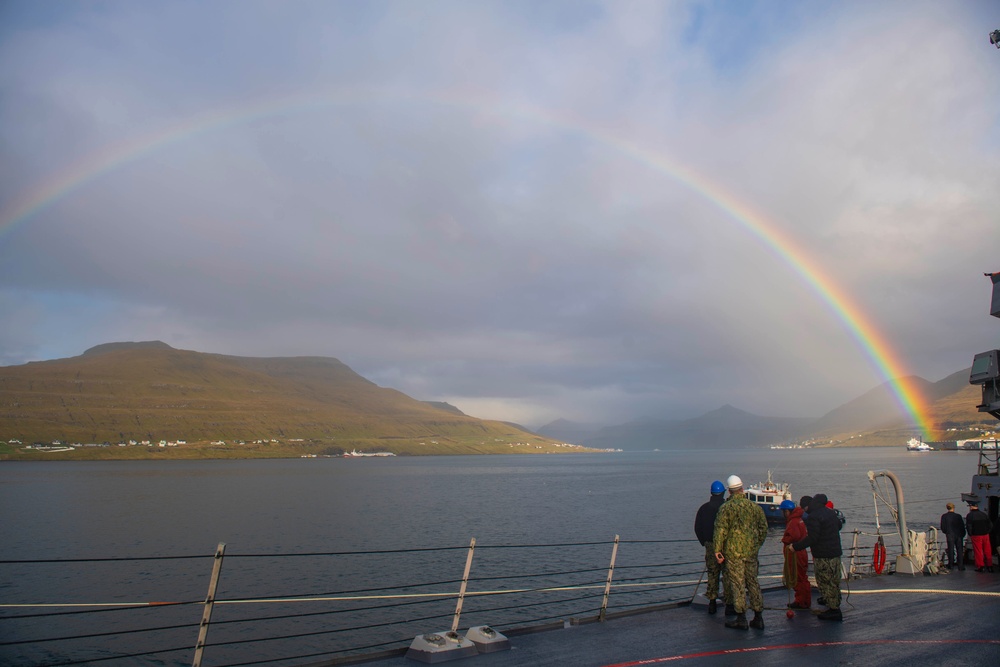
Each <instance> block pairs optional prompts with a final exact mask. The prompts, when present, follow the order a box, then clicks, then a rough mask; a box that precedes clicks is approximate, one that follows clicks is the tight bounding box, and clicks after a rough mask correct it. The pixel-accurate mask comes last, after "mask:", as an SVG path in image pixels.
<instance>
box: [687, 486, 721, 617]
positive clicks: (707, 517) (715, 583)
mask: <svg viewBox="0 0 1000 667" xmlns="http://www.w3.org/2000/svg"><path fill="white" fill-rule="evenodd" d="M710 491H711V494H712V495H711V496H710V497H709V499H708V502H706V503H705V504H704V505H702V506H701V507H699V508H698V513H697V514H696V515H695V517H694V534H695V536H697V538H698V541H699V542H701V544H702V546H703V547H705V567H706V568H707V570H708V590H707V591H706V592H705V596H706V597H707V598H708V613H709V614H714V613H715V612H716V609H717V607H718V602H717V598H718V597H719V576H720V575H721V574H722V565H720V564H719V562H718V561H716V560H715V547H714V546H712V544H713V543H712V537H713V535H712V534H713V533H714V532H715V516H716V514H718V513H719V508H720V507H722V503H723V502H724V501H725V495H726V487H725V486H724V485H723V484H722V482H720V481H719V480H716V481H714V482H712V486H711V489H710Z"/></svg>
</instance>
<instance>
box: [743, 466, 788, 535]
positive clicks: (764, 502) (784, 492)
mask: <svg viewBox="0 0 1000 667" xmlns="http://www.w3.org/2000/svg"><path fill="white" fill-rule="evenodd" d="M746 496H747V500H750V501H752V502H755V503H757V504H758V505H760V508H761V509H762V510H764V516H765V517H767V522H768V523H774V524H783V523H785V516H784V514H782V513H781V508H780V507H779V505H781V501H782V500H791V499H792V490H791V489H790V488H789V486H788V484H775V483H774V482H773V481H771V471H770V470H768V471H767V481H766V482H763V483H758V484H752V485H751V486H749V487H747V489H746Z"/></svg>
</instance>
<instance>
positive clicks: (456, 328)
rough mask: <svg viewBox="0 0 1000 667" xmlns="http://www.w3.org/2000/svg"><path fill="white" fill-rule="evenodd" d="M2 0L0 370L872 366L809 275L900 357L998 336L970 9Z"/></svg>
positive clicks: (483, 380) (982, 100) (985, 135)
mask: <svg viewBox="0 0 1000 667" xmlns="http://www.w3.org/2000/svg"><path fill="white" fill-rule="evenodd" d="M5 7H6V8H5V11H6V12H7V16H8V20H6V21H2V22H0V23H2V24H3V27H2V28H0V31H2V32H0V93H2V94H0V148H2V150H0V175H3V176H5V178H2V179H0V211H2V212H0V315H2V316H3V318H4V321H5V328H4V331H3V332H2V333H0V360H2V363H6V364H14V363H21V362H23V361H27V360H30V359H37V358H50V357H53V356H71V355H74V354H78V353H80V352H82V351H83V349H85V348H86V347H89V346H91V345H94V344H97V343H102V342H108V341H112V340H122V339H130V340H148V339H153V338H159V339H162V340H165V341H166V342H168V343H170V344H172V345H175V346H177V347H183V348H186V349H195V350H200V351H206V352H219V353H229V354H243V355H253V356H265V355H267V356H274V355H295V354H309V355H328V356H335V357H338V358H340V359H341V360H343V361H344V362H345V363H348V364H349V365H350V366H352V368H354V369H355V370H357V371H358V372H360V373H362V374H363V375H365V376H366V377H368V378H370V379H372V380H373V381H376V382H378V383H379V384H383V385H386V386H393V387H395V388H398V389H400V390H402V391H404V392H407V393H409V394H411V395H413V396H415V397H417V398H421V399H428V400H431V399H433V400H448V401H449V402H452V403H454V404H455V405H457V406H458V407H459V408H461V409H463V410H465V411H466V412H469V413H471V414H475V415H476V416H481V417H487V418H496V419H513V420H519V421H527V422H528V423H535V424H537V423H538V422H540V421H545V420H548V419H549V418H552V419H554V418H556V417H567V418H573V419H580V420H583V421H595V420H596V419H600V420H604V421H608V422H615V421H618V422H620V421H625V420H627V419H630V418H634V417H637V416H643V415H650V416H667V417H671V416H693V415H696V414H699V413H700V412H704V411H707V410H708V409H712V408H714V407H716V406H718V405H721V404H724V403H730V404H734V405H738V406H740V407H741V408H744V409H747V410H751V411H755V412H759V413H762V414H779V415H803V414H806V415H819V414H822V413H823V412H826V411H827V410H829V409H832V408H833V407H836V405H838V404H839V403H840V402H843V401H846V400H850V399H852V398H854V397H855V396H857V395H859V394H860V393H862V392H864V391H867V390H868V389H870V388H871V387H873V386H875V385H876V384H878V383H880V382H882V381H883V380H884V378H881V377H880V376H879V374H878V372H877V370H876V369H875V368H874V366H873V365H872V363H871V361H870V360H869V359H868V358H866V356H865V354H864V353H863V351H862V349H861V347H860V346H859V343H858V341H857V340H856V337H855V334H856V332H854V331H852V330H851V327H850V326H849V325H848V324H846V323H845V322H844V321H843V320H842V319H841V318H840V317H839V316H838V314H837V313H836V312H834V310H833V309H832V308H831V307H830V304H828V303H825V302H824V301H823V299H822V298H820V296H819V295H818V294H817V291H816V289H815V287H814V286H810V285H809V284H808V280H806V278H805V277H804V276H803V274H802V271H803V270H807V271H808V270H812V271H814V272H816V275H822V276H825V277H826V278H827V279H828V280H829V281H831V283H832V284H836V285H838V286H839V287H840V288H841V289H842V290H843V292H844V293H845V294H846V295H848V296H849V298H850V299H851V301H852V303H854V304H855V305H857V307H858V308H859V309H860V312H862V313H864V314H865V315H866V316H867V317H868V318H869V319H870V321H871V322H872V323H873V325H875V326H876V328H877V329H878V330H879V331H881V332H882V333H883V334H884V335H885V337H886V338H887V339H888V340H890V341H892V346H893V347H894V349H895V352H896V354H897V356H898V357H899V358H900V359H901V360H902V361H903V364H904V366H905V370H906V372H912V373H916V374H920V375H923V376H924V377H927V378H928V379H931V380H936V379H940V378H941V377H943V376H944V375H947V374H949V373H951V372H953V371H955V370H958V369H959V368H961V367H963V366H964V365H965V364H967V363H968V362H969V361H970V360H971V356H972V354H974V353H975V352H976V351H980V348H982V349H986V347H988V346H989V345H991V344H992V343H991V342H990V341H991V340H992V339H991V336H994V334H993V333H992V330H991V329H988V327H989V326H990V324H991V323H990V322H989V321H988V320H989V318H987V317H986V316H985V311H986V305H985V304H986V299H987V298H988V287H987V283H986V282H985V279H983V278H982V277H981V276H978V273H980V272H982V271H986V270H996V269H997V268H1000V267H996V266H990V262H992V261H994V255H995V253H993V252H992V248H991V247H990V240H991V239H992V238H994V237H995V231H994V229H995V220H994V219H993V216H992V214H993V213H994V212H995V211H996V210H998V209H1000V201H998V200H1000V194H998V191H997V188H996V187H995V183H996V174H997V173H998V166H1000V165H998V157H997V156H998V155H1000V151H998V150H997V148H998V144H1000V141H998V140H1000V132H998V127H1000V124H998V116H997V111H996V108H995V105H991V104H990V103H989V101H990V100H991V99H997V93H1000V90H998V86H1000V84H998V82H1000V77H997V76H996V74H997V68H998V67H1000V59H998V57H997V54H996V53H994V52H992V51H990V49H989V48H988V47H989V44H988V40H986V42H984V38H983V35H985V34H986V33H987V32H988V29H989V26H990V25H992V24H991V23H990V21H994V22H997V21H1000V16H997V15H995V12H994V13H992V14H991V12H990V11H988V9H989V8H987V7H985V6H980V5H975V4H969V5H962V6H961V8H958V9H956V8H954V7H939V6H938V5H937V4H936V3H905V4H904V3H882V4H879V5H877V6H871V5H870V4H869V3H843V4H838V5H835V6H830V7H826V8H822V9H820V10H817V9H815V8H812V7H796V8H792V9H789V8H777V7H774V6H771V5H769V4H768V3H761V4H760V5H756V4H750V3H746V4H744V3H738V4H736V5H733V6H726V5H724V4H723V5H718V4H717V3H701V2H688V3H624V4H623V3H593V4H590V3H544V4H539V3H475V4H471V5H470V4H468V3H451V2H438V3H421V4H419V5H413V4H409V3H395V2H385V3H326V2H321V3H310V2H302V3H294V4H293V5H286V4H285V3H270V2H259V3H258V2H239V3H225V2H224V3H212V4H211V5H208V6H205V5H201V4H198V5H192V4H187V3H171V4H169V5H156V6H147V5H134V4H132V3H108V4H106V5H102V6H101V8H99V9H98V8H95V7H92V6H89V5H79V6H76V5H74V6H69V7H65V8H63V10H62V11H60V12H48V11H46V10H43V9H36V8H34V5H33V4H32V3H8V6H5ZM984 43H985V46H984ZM88 169H89V170H90V171H88ZM680 169H689V170H693V173H696V174H698V175H699V177H700V178H701V179H702V180H701V183H703V184H709V185H710V186H711V187H710V188H708V189H707V190H705V191H702V192H699V191H698V190H697V188H692V187H690V183H687V182H685V178H684V177H683V176H682V175H681V171H679V170H680ZM74 170H75V171H74ZM66 173H73V174H78V175H80V174H82V175H83V178H81V179H78V183H77V186H76V187H74V188H73V189H71V190H68V191H66V192H65V193H64V196H62V197H58V198H54V199H52V201H51V202H48V203H46V201H47V200H45V199H44V198H43V197H42V195H41V194H39V193H44V192H45V191H46V190H45V187H46V185H49V184H52V183H56V182H58V178H59V176H60V174H63V175H64V174H66ZM705 192H709V193H713V192H714V193H716V194H718V193H725V196H727V197H730V198H732V200H733V201H736V202H739V204H740V206H742V207H744V208H745V209H746V210H750V209H752V210H753V211H755V212H756V215H757V216H758V217H757V220H759V221H760V224H761V225H763V226H764V228H765V230H770V231H772V232H774V233H775V234H780V235H783V236H784V237H785V238H787V239H790V241H791V242H792V246H789V247H794V248H795V251H794V253H798V254H797V255H794V254H793V255H791V256H790V255H789V254H788V250H787V248H786V249H782V248H777V247H775V246H772V245H769V244H768V243H767V241H766V239H763V238H762V237H761V235H760V231H761V229H760V228H757V229H756V230H755V229H754V228H753V226H752V225H750V224H748V222H747V219H746V218H742V219H741V218H740V217H739V213H738V214H737V215H736V216H734V215H733V213H732V211H731V210H730V211H727V210H724V208H723V207H720V206H719V205H718V202H716V201H712V199H711V197H706V195H705ZM33 198H34V199H33ZM24 202H34V203H36V204H41V205H40V206H39V208H38V210H37V212H35V213H33V214H31V215H30V217H25V218H24V219H17V220H15V219H13V218H12V217H11V215H12V214H11V211H13V210H16V207H17V206H18V205H20V204H22V203H24ZM795 261H798V262H800V264H799V266H798V267H796V265H795V263H794V262H795ZM980 283H982V284H980ZM994 337H995V336H994ZM805 387H808V388H809V389H808V391H806V390H805V389H804V388H805Z"/></svg>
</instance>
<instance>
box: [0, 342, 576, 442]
mask: <svg viewBox="0 0 1000 667" xmlns="http://www.w3.org/2000/svg"><path fill="white" fill-rule="evenodd" d="M0 406H2V407H0V440H11V439H13V440H19V441H21V442H35V441H41V442H51V441H53V440H58V441H61V442H81V443H103V442H114V443H117V442H119V441H121V442H125V443H128V442H130V441H135V442H143V441H150V442H158V441H160V440H168V441H176V440H183V441H185V442H195V441H197V442H220V441H224V442H234V441H263V442H268V443H270V442H272V441H288V440H295V441H302V442H312V443H315V444H316V446H317V448H319V451H322V452H324V453H338V452H342V451H350V450H351V449H354V448H358V449H360V450H391V451H395V452H398V453H409V454H420V453H437V454H441V453H487V452H489V453H497V452H501V451H504V452H506V451H509V449H510V447H513V445H514V444H515V443H518V444H519V446H521V447H527V446H528V444H529V443H530V446H532V447H536V448H539V449H538V451H551V450H552V447H553V446H554V445H555V444H558V443H555V442H554V441H552V440H550V439H548V438H545V437H542V436H538V435H536V434H532V433H530V432H527V431H525V430H523V429H520V428H517V427H516V426H513V425H510V424H507V423H504V422H498V421H492V420H481V419H477V418H475V417H470V416H468V415H465V414H463V413H462V412H461V411H460V410H458V409H457V408H454V406H449V405H448V404H446V403H440V402H438V403H433V402H432V403H425V402H423V401H418V400H416V399H414V398H411V397H409V396H407V395H405V394H403V393H402V392H400V391H397V390H396V389H392V388H385V387H379V386H377V385H376V384H375V383H373V382H371V381H370V380H368V379H366V378H364V377H362V376H361V375H358V374H357V373H355V372H354V371H353V370H352V369H350V368H349V367H348V366H347V365H346V364H344V363H343V362H341V361H340V360H338V359H335V358H333V357H308V356H302V357H238V356H232V355H223V354H215V353H203V352H194V351H190V350H178V349H175V348H173V347H171V346H169V345H166V344H165V343H162V342H160V341H146V342H142V343H109V344H104V345H98V346H95V347H92V348H90V349H89V350H87V351H86V352H84V353H83V354H82V355H79V356H76V357H69V358H66V359H56V360H49V361H39V362H31V363H28V364H24V365H21V366H7V367H2V368H0Z"/></svg>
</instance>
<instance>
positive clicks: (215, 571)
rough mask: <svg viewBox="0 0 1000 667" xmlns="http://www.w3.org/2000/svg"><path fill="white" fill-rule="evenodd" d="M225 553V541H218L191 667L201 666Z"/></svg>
mask: <svg viewBox="0 0 1000 667" xmlns="http://www.w3.org/2000/svg"><path fill="white" fill-rule="evenodd" d="M225 555H226V543H225V542H219V546H218V548H217V549H216V550H215V561H214V563H213V564H212V578H211V580H210V581H209V582H208V595H207V596H205V609H204V611H202V613H201V625H200V626H199V627H198V643H197V644H195V647H194V661H193V662H192V663H191V667H201V658H202V656H203V655H204V654H205V640H206V639H207V638H208V624H209V623H210V622H211V620H212V609H213V608H214V607H215V590H216V589H217V588H218V587H219V575H221V574H222V557H223V556H225Z"/></svg>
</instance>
